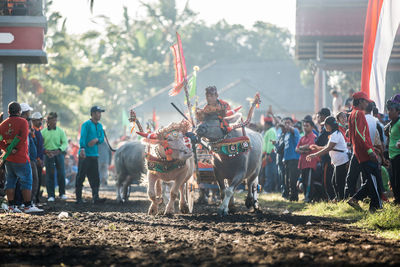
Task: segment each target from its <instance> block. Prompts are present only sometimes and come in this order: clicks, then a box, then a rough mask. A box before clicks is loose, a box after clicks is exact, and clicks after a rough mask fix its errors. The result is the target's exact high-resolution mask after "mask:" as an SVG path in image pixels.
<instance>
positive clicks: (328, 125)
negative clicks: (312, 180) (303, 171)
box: [307, 116, 349, 201]
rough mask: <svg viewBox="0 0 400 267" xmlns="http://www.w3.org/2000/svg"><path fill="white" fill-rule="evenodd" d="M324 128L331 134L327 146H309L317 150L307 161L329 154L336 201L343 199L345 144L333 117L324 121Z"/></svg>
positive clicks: (345, 169) (346, 156) (345, 161)
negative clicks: (332, 167) (332, 169)
mask: <svg viewBox="0 0 400 267" xmlns="http://www.w3.org/2000/svg"><path fill="white" fill-rule="evenodd" d="M324 127H325V129H326V130H327V131H328V132H331V133H332V134H331V135H330V136H329V141H328V144H327V145H326V146H325V147H318V146H316V145H315V146H310V148H311V149H315V150H319V151H318V152H316V153H313V154H311V155H308V156H307V160H311V159H312V158H314V157H319V156H322V155H324V154H326V153H328V152H329V156H330V157H331V163H332V164H333V166H334V171H333V176H332V184H333V188H334V190H335V195H336V201H340V200H343V199H344V186H345V182H346V174H347V162H348V161H349V156H348V154H347V144H346V141H345V139H344V136H343V134H342V133H341V132H340V131H339V124H338V123H337V121H336V119H335V117H333V116H329V117H327V118H326V119H325V121H324Z"/></svg>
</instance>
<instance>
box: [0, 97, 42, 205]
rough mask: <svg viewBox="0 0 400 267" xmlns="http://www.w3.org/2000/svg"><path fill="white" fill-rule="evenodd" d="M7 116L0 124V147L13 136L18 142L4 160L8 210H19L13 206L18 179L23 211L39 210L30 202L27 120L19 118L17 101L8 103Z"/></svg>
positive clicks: (7, 144)
mask: <svg viewBox="0 0 400 267" xmlns="http://www.w3.org/2000/svg"><path fill="white" fill-rule="evenodd" d="M8 113H9V118H7V119H6V120H4V121H3V122H2V123H1V124H0V137H1V138H0V140H1V141H0V148H1V149H2V150H4V151H6V149H7V147H8V146H9V145H10V144H11V142H12V141H13V140H14V138H15V137H16V138H18V139H19V143H18V144H17V145H16V146H15V147H14V149H13V150H12V152H11V154H10V155H9V156H8V158H7V159H6V161H5V167H6V194H7V200H8V204H9V211H10V212H21V210H20V209H18V208H17V207H16V206H15V202H14V195H15V186H16V183H17V181H18V180H19V181H20V184H21V191H22V197H23V199H24V212H26V213H32V212H41V211H43V210H41V209H38V208H37V207H35V206H34V205H33V204H32V203H31V194H32V169H31V165H30V162H29V155H28V133H29V127H28V121H27V120H26V119H24V118H21V117H20V116H21V106H20V105H19V104H18V103H17V102H11V103H10V104H9V105H8Z"/></svg>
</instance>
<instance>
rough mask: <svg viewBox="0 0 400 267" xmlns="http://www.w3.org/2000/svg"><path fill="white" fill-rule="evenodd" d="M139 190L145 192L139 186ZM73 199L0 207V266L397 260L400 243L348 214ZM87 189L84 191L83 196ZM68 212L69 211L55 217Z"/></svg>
mask: <svg viewBox="0 0 400 267" xmlns="http://www.w3.org/2000/svg"><path fill="white" fill-rule="evenodd" d="M139 189H141V190H140V191H143V188H139ZM111 190H112V188H111V187H110V188H108V190H103V191H102V192H101V195H102V197H106V198H107V201H106V202H105V203H104V204H102V205H93V204H90V203H86V204H83V205H81V206H77V205H76V204H74V202H73V201H74V200H73V199H72V196H73V194H72V193H73V192H72V191H71V192H69V196H71V199H70V200H68V201H66V202H62V201H60V200H58V201H56V202H55V203H54V204H51V205H45V206H44V207H43V208H44V209H45V213H44V214H42V215H24V214H23V215H16V214H12V215H10V214H4V213H0V265H1V266H20V265H66V266H68V265H74V266H75V265H85V266H94V265H99V266H106V265H115V266H120V265H156V266H161V265H162V266H189V265H202V266H214V265H241V266H250V265H251V266H252V265H283V266H293V265H303V266H321V265H322V266H327V265H335V266H340V265H378V264H380V265H394V264H396V263H399V262H400V243H399V242H397V241H392V240H386V239H383V238H378V237H376V236H373V235H371V234H368V233H366V232H363V231H362V230H360V229H357V228H355V227H350V228H349V225H348V224H349V223H350V222H348V221H340V220H333V219H326V218H317V217H310V216H296V215H293V214H283V213H282V211H281V210H271V209H267V208H268V207H262V208H263V211H262V213H258V214H255V213H249V212H248V211H247V210H246V209H245V207H244V205H243V201H241V203H240V204H239V205H238V212H237V213H236V214H235V215H231V216H228V217H224V218H221V217H219V216H218V215H217V214H216V210H217V206H216V205H197V206H195V211H194V214H192V215H181V214H178V215H175V216H172V217H166V216H162V215H159V216H155V217H154V216H148V215H146V211H147V208H148V207H149V201H147V199H146V197H145V194H144V192H135V193H134V194H133V195H132V196H131V201H129V202H128V203H125V204H123V205H119V204H117V203H116V202H115V200H114V192H113V191H111ZM88 196H89V195H88ZM62 211H66V212H68V214H69V217H68V218H64V219H59V218H58V215H59V214H60V212H62Z"/></svg>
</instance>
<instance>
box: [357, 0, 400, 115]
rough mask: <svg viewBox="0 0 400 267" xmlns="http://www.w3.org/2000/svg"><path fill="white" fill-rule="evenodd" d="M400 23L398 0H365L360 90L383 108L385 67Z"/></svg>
mask: <svg viewBox="0 0 400 267" xmlns="http://www.w3.org/2000/svg"><path fill="white" fill-rule="evenodd" d="M399 24H400V1H399V0H369V3H368V9H367V16H366V20H365V30H364V47H363V59H362V71H361V91H363V92H365V93H366V94H367V95H369V97H370V98H371V99H372V100H374V101H375V103H376V106H377V108H378V110H379V111H380V112H382V113H383V112H384V108H385V86H386V70H387V65H388V62H389V58H390V54H391V52H392V48H393V43H394V39H395V37H396V33H397V29H398V27H399Z"/></svg>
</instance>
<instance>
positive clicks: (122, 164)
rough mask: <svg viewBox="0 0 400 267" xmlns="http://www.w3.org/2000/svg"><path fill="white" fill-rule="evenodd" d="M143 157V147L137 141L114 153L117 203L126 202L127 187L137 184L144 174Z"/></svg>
mask: <svg viewBox="0 0 400 267" xmlns="http://www.w3.org/2000/svg"><path fill="white" fill-rule="evenodd" d="M144 155H145V153H144V145H143V144H142V143H141V142H138V141H133V142H127V143H125V144H123V145H122V146H121V147H119V148H118V149H117V151H116V152H115V157H114V161H115V171H116V173H117V183H116V190H117V202H119V203H123V202H125V201H127V200H128V189H129V186H130V185H131V184H132V183H134V182H136V183H139V181H140V179H141V176H142V174H145V173H146V167H145V161H144Z"/></svg>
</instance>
